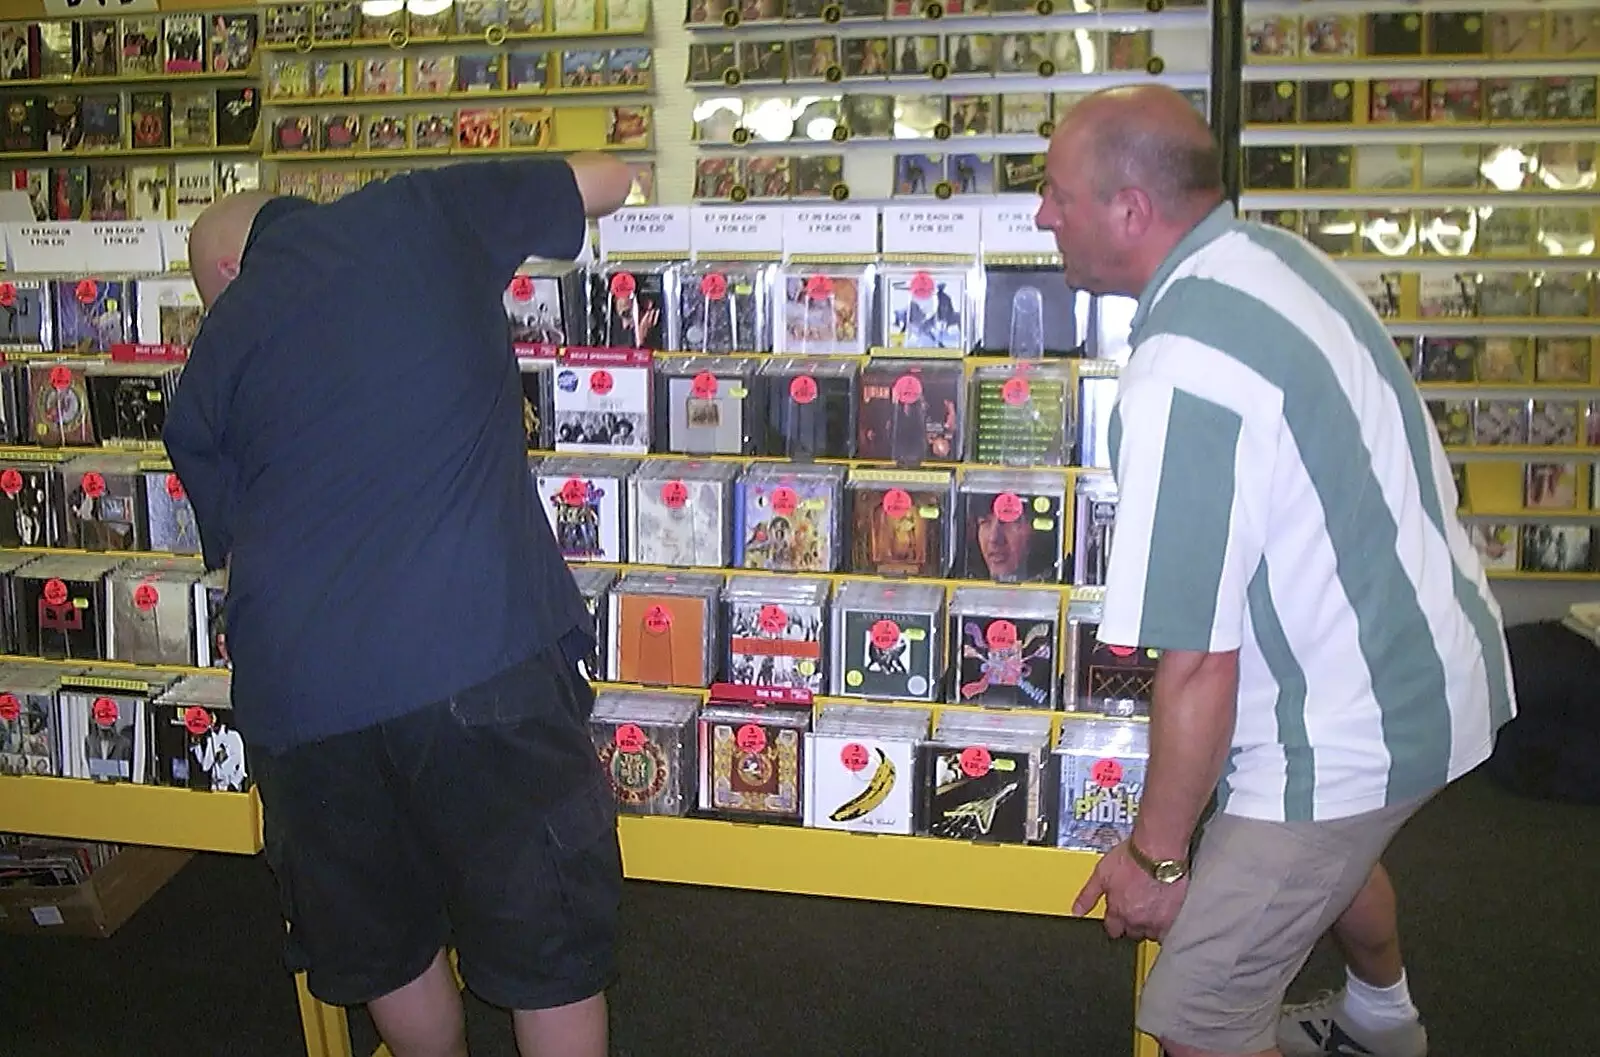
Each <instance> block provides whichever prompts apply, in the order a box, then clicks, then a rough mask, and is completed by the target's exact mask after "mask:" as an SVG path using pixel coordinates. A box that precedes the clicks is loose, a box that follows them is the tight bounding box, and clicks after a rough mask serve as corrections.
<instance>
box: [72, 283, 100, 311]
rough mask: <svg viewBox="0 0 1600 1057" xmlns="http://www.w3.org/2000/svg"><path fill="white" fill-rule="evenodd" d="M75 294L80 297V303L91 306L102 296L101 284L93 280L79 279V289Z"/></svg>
mask: <svg viewBox="0 0 1600 1057" xmlns="http://www.w3.org/2000/svg"><path fill="white" fill-rule="evenodd" d="M74 293H76V294H77V295H78V301H79V303H81V304H85V305H87V304H91V303H92V302H93V301H94V299H95V298H97V297H99V296H100V284H99V283H97V282H95V281H94V280H93V279H79V280H78V288H77V289H76V290H75V291H74Z"/></svg>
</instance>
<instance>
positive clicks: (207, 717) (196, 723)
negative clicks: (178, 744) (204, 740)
mask: <svg viewBox="0 0 1600 1057" xmlns="http://www.w3.org/2000/svg"><path fill="white" fill-rule="evenodd" d="M183 725H184V726H185V727H186V728H188V731H189V733H190V734H193V735H195V736H196V737H199V736H200V735H201V734H204V733H205V732H206V731H208V730H210V729H211V713H210V712H207V711H206V710H205V709H203V708H201V707H200V706H199V705H191V706H189V707H188V708H186V709H184V710H183Z"/></svg>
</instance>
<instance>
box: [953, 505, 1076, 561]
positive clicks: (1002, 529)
mask: <svg viewBox="0 0 1600 1057" xmlns="http://www.w3.org/2000/svg"><path fill="white" fill-rule="evenodd" d="M1063 506H1064V499H1063V496H1061V495H1050V494H1042V493H1036V494H1029V493H1026V492H1018V491H992V492H991V491H966V490H963V491H962V493H961V497H960V504H959V508H960V509H959V519H960V521H959V528H960V532H961V538H960V542H959V544H958V554H959V558H958V561H957V564H956V571H957V575H959V576H961V577H962V578H963V579H968V580H993V581H995V582H996V583H1055V582H1057V581H1059V580H1060V579H1061V568H1062V514H1063V509H1062V508H1063Z"/></svg>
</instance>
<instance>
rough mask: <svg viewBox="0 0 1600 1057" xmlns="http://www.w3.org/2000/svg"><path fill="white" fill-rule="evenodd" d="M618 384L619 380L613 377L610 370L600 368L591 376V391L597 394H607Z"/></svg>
mask: <svg viewBox="0 0 1600 1057" xmlns="http://www.w3.org/2000/svg"><path fill="white" fill-rule="evenodd" d="M616 385H617V380H616V379H615V378H613V377H611V372H610V371H606V370H599V371H595V372H594V373H593V374H591V375H590V376H589V391H590V392H591V393H593V394H594V395H595V396H605V395H606V394H607V393H609V392H611V390H612V389H614V388H616Z"/></svg>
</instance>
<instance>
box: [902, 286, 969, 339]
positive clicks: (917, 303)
mask: <svg viewBox="0 0 1600 1057" xmlns="http://www.w3.org/2000/svg"><path fill="white" fill-rule="evenodd" d="M883 292H884V307H883V337H884V344H885V345H887V346H888V347H889V348H891V349H965V348H966V340H967V327H966V317H967V311H966V309H967V277H966V275H965V273H963V272H958V271H945V270H919V271H915V272H911V273H909V274H908V273H905V272H886V273H885V274H884V276H883Z"/></svg>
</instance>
